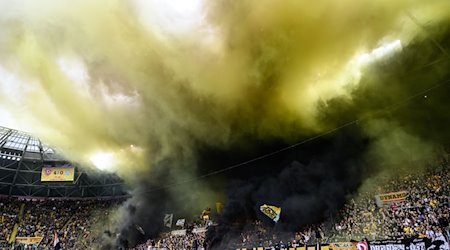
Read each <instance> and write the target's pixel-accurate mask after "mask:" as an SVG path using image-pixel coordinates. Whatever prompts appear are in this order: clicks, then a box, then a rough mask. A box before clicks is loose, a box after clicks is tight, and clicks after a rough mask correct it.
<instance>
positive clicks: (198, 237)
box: [134, 232, 206, 250]
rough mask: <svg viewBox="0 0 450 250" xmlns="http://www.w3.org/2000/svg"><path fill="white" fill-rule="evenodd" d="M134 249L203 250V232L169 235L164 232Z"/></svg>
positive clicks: (204, 245) (204, 244)
mask: <svg viewBox="0 0 450 250" xmlns="http://www.w3.org/2000/svg"><path fill="white" fill-rule="evenodd" d="M134 249H135V250H148V249H151V250H153V249H180V250H182V249H196V250H205V249H206V243H205V233H204V232H201V233H188V234H186V235H171V234H170V232H169V233H164V234H162V235H161V237H160V239H159V240H148V241H147V242H145V243H144V244H141V245H139V246H137V247H135V248H134Z"/></svg>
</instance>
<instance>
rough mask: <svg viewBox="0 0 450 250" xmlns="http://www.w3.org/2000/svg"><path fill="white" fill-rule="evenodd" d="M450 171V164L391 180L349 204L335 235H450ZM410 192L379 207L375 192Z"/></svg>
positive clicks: (371, 236) (334, 232) (337, 236)
mask: <svg viewBox="0 0 450 250" xmlns="http://www.w3.org/2000/svg"><path fill="white" fill-rule="evenodd" d="M449 184H450V171H449V169H448V165H447V164H443V165H442V168H439V169H436V168H433V170H430V171H428V172H427V173H426V174H425V175H424V174H422V173H420V172H419V173H414V174H412V173H411V174H408V175H404V176H403V177H402V178H396V179H391V180H389V181H386V182H385V184H384V185H380V186H378V187H377V188H376V190H372V191H371V192H367V193H365V194H362V195H361V196H360V197H359V200H357V201H355V200H352V201H351V202H350V203H349V204H347V205H346V206H345V208H344V209H343V211H342V212H341V213H340V214H341V220H340V221H339V222H337V223H336V225H335V227H334V230H332V235H333V237H334V238H335V239H338V240H339V239H349V238H358V237H367V238H369V239H387V238H404V237H429V238H442V237H449V236H450V231H449V221H450V217H449V214H450V209H449V194H450V188H449V187H450V185H449ZM396 191H406V192H407V194H408V195H407V197H406V199H405V200H404V201H401V202H396V203H391V204H388V205H386V206H382V207H378V206H377V205H376V203H375V199H374V197H375V195H376V194H377V193H378V194H380V193H388V192H396Z"/></svg>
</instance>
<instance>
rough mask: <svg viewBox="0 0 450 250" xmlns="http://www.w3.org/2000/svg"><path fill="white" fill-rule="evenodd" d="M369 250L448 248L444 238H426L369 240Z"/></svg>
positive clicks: (429, 249)
mask: <svg viewBox="0 0 450 250" xmlns="http://www.w3.org/2000/svg"><path fill="white" fill-rule="evenodd" d="M369 247H370V250H448V249H449V247H448V243H447V242H446V241H445V239H444V238H442V239H437V238H436V239H435V240H434V241H432V240H431V239H428V238H418V239H398V240H376V241H369Z"/></svg>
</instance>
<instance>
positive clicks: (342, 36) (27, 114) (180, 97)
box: [0, 0, 450, 245]
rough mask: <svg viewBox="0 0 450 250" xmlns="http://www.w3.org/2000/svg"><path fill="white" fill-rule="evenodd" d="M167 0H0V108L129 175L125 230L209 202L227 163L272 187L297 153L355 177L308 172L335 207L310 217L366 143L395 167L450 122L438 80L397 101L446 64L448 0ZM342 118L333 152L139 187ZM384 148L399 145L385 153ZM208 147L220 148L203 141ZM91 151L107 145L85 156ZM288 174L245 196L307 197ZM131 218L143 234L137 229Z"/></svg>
mask: <svg viewBox="0 0 450 250" xmlns="http://www.w3.org/2000/svg"><path fill="white" fill-rule="evenodd" d="M166 2H167V1H157V0H154V1H131V2H127V3H125V2H121V1H108V3H100V2H92V1H77V2H76V3H74V2H69V1H58V2H55V1H50V0H47V1H39V2H31V1H15V2H14V3H11V2H6V1H0V9H1V12H2V14H1V15H0V85H1V87H2V89H3V91H2V92H1V93H0V100H1V101H0V114H2V118H1V122H2V123H4V124H3V125H10V126H14V127H15V128H19V129H23V130H26V131H29V132H31V133H33V134H35V135H36V136H38V137H40V138H41V139H42V140H43V141H45V142H47V143H48V144H50V145H51V146H53V147H55V148H57V149H59V150H60V152H61V153H62V154H63V155H65V156H66V157H67V158H68V159H70V160H72V161H74V162H79V163H81V164H82V165H85V166H93V165H96V166H97V167H99V168H103V169H106V170H109V171H114V172H116V173H117V174H118V175H120V176H121V177H122V178H124V179H125V180H126V181H127V182H128V183H129V184H130V185H131V186H133V187H137V188H136V189H135V190H134V193H132V194H134V197H133V199H132V200H131V201H130V202H129V208H130V209H128V210H127V209H124V211H128V212H124V218H123V221H122V222H123V223H121V225H122V226H123V228H122V230H121V232H122V233H121V237H122V238H121V240H123V241H127V244H128V245H134V244H136V243H137V242H139V241H142V240H143V239H145V238H147V237H152V236H154V235H155V234H156V233H157V232H159V230H160V229H161V227H160V226H158V225H160V223H162V219H161V216H162V214H163V213H165V212H170V211H169V210H171V209H173V210H177V211H172V212H179V213H180V214H182V215H185V214H191V213H192V211H194V210H198V209H199V208H198V207H199V206H206V205H207V204H208V203H209V202H211V200H214V199H216V198H217V196H220V194H217V193H216V191H217V189H219V190H220V188H221V183H225V182H227V179H229V178H230V177H233V176H232V175H233V174H236V176H234V177H233V178H236V179H240V178H241V177H244V176H247V177H248V176H249V175H250V176H251V175H254V176H259V177H255V179H254V180H255V181H253V180H252V181H250V182H248V183H243V184H242V185H236V187H235V188H236V189H239V188H240V187H246V186H247V185H250V187H251V188H249V190H250V191H251V192H253V191H254V192H255V194H254V195H256V196H257V194H258V193H260V192H261V193H262V192H263V191H264V190H263V189H262V188H263V187H264V186H265V185H263V184H262V183H270V185H269V187H270V188H269V189H272V191H274V190H279V189H283V187H282V186H280V185H279V184H275V183H277V182H276V181H275V180H276V179H277V178H281V180H284V179H283V178H285V177H284V176H285V175H289V174H290V173H291V171H293V172H296V173H298V175H296V176H298V177H299V178H300V179H301V180H304V176H306V179H308V178H312V177H314V178H316V177H315V176H317V175H320V174H319V173H316V172H314V171H313V172H305V173H303V172H302V170H301V169H304V168H305V167H304V166H307V167H306V168H308V166H313V167H315V166H322V167H318V168H317V171H319V172H320V173H328V172H329V171H330V170H333V168H330V167H329V166H331V165H334V166H335V169H340V168H342V169H343V171H344V173H348V175H350V176H355V178H354V180H352V181H350V182H346V181H343V182H339V181H338V179H339V178H340V177H341V176H340V173H339V171H337V170H336V171H337V172H333V171H334V170H333V171H331V172H330V173H331V174H330V178H331V179H330V182H327V183H329V185H324V186H322V185H320V190H322V191H320V192H323V193H329V190H330V189H332V188H331V187H333V188H335V187H339V188H337V189H336V192H339V193H338V194H335V195H336V197H337V198H336V200H332V202H331V203H334V204H335V205H333V207H332V206H331V204H322V203H320V202H319V203H317V202H316V199H314V200H311V202H309V203H306V204H309V205H311V206H316V205H317V206H319V207H320V209H319V210H320V211H322V212H321V213H319V215H318V216H317V217H311V218H315V219H316V218H317V220H320V219H321V218H322V217H323V216H322V215H323V214H326V213H327V211H331V210H333V209H334V208H335V207H338V206H339V204H342V202H344V201H345V196H346V194H348V193H349V192H353V191H355V190H356V189H357V187H358V186H359V184H360V183H361V182H362V181H363V180H364V179H365V178H366V177H367V176H365V175H359V174H358V172H367V173H372V172H375V170H376V169H377V168H376V167H374V169H373V170H370V171H369V170H367V171H362V170H364V169H365V167H361V168H358V167H357V166H360V164H361V165H364V164H363V163H362V162H364V161H365V159H366V158H364V157H368V158H369V159H377V161H376V162H374V164H373V165H377V164H378V165H382V166H386V167H387V168H388V167H392V166H400V165H403V166H404V165H405V159H408V160H409V159H410V158H409V157H406V155H407V154H409V155H414V156H415V157H417V158H418V160H419V159H422V158H426V156H428V155H429V153H428V152H433V151H434V150H435V149H436V148H437V146H436V145H442V144H445V143H447V142H448V141H449V140H448V139H449V134H448V133H445V132H444V131H445V130H439V129H441V128H443V126H444V125H445V124H448V122H449V118H448V115H446V114H445V113H446V107H448V101H447V99H448V98H447V97H448V96H446V95H445V93H448V91H447V92H446V91H443V89H444V90H447V89H448V87H447V85H445V86H444V85H440V86H439V87H436V89H435V90H430V92H427V93H426V95H427V96H429V98H428V97H427V98H421V99H418V100H416V99H414V101H412V103H413V104H411V102H408V103H402V101H404V100H408V98H410V97H411V96H412V95H415V94H417V93H420V92H421V91H424V90H426V89H429V88H432V87H433V86H435V85H436V84H439V83H442V82H443V81H445V80H446V79H448V66H449V65H448V64H449V60H448V49H449V48H448V46H447V47H446V46H445V45H446V44H450V43H449V34H448V27H449V26H448V24H449V19H450V15H449V13H448V11H446V10H448V9H449V7H450V6H449V2H448V1H439V0H433V1H426V2H425V1H423V2H417V1H408V0H401V1H395V2H392V1H387V0H379V1H372V2H370V3H367V2H361V1H355V0H346V1H340V2H339V3H338V2H334V1H319V2H315V3H310V2H306V1H284V2H283V4H280V3H278V2H275V1H239V2H231V1H215V2H211V3H210V2H206V1H200V0H190V1H171V2H170V3H166ZM385 107H395V109H392V110H383V108H385ZM380 109H382V110H383V111H382V112H381V113H379V110H380ZM355 119H358V120H360V123H359V126H360V127H359V128H358V129H356V130H355V131H356V132H352V133H350V134H351V135H349V138H350V137H352V136H354V137H356V138H355V139H354V140H355V141H358V143H360V144H358V143H356V145H362V146H361V147H360V148H359V149H358V150H356V149H355V148H352V147H350V148H352V149H354V150H349V151H342V152H346V153H343V156H335V155H333V154H326V153H323V160H322V161H319V160H316V161H315V162H313V163H309V162H307V163H303V162H302V163H293V164H291V165H289V163H287V162H286V163H285V164H284V165H280V164H277V165H276V166H277V168H273V169H275V170H270V171H274V172H270V171H269V170H267V169H268V168H267V167H266V168H264V167H262V168H260V167H259V166H257V167H256V168H252V170H251V171H250V170H249V171H247V170H245V171H242V173H236V172H232V173H228V174H225V175H224V176H222V177H217V179H214V181H211V180H200V181H195V182H189V183H187V184H185V185H178V186H174V187H173V188H170V189H168V190H165V189H164V190H159V191H158V192H155V191H153V192H149V190H154V189H158V187H160V186H164V185H167V184H170V183H177V182H179V181H183V180H186V179H190V178H192V177H193V176H196V175H198V174H202V173H207V172H209V171H210V170H214V169H218V168H221V167H223V166H224V165H226V164H228V163H230V164H232V163H236V162H237V161H236V160H241V159H242V160H243V159H248V156H257V155H258V154H260V153H261V152H267V151H266V150H267V149H274V148H276V146H283V145H287V144H290V143H293V142H296V141H299V140H301V139H304V138H306V137H308V136H314V135H317V134H320V133H323V132H324V131H328V130H329V129H332V128H335V127H337V126H340V125H341V124H344V123H346V122H349V121H353V120H355ZM436 121H439V122H436ZM430 131H431V132H430ZM435 131H442V132H440V133H436V132H435ZM353 133H355V134H353ZM365 140H368V141H365ZM331 141H332V142H330V143H331V144H332V145H340V144H339V143H340V142H341V141H345V139H342V138H336V139H333V140H331ZM350 141H353V140H350ZM361 141H364V143H362V142H361ZM392 142H395V143H392ZM261 145H263V146H261ZM267 145H271V146H267ZM335 147H337V148H339V146H335ZM345 147H347V146H345ZM403 147H406V148H403ZM303 150H304V149H303ZM333 150H335V148H333V147H331V148H330V151H333ZM392 150H397V151H396V152H400V153H401V154H395V155H396V156H395V157H394V156H391V157H387V156H389V155H390V153H391V152H392ZM213 151H214V152H219V153H218V154H219V155H221V157H219V158H218V159H220V160H217V159H216V160H214V159H213V160H211V159H210V156H207V155H205V152H209V153H211V152H213ZM336 151H338V152H341V151H339V150H337V149H336ZM347 152H348V153H347ZM356 152H357V153H356ZM234 153H236V154H234ZM98 155H101V156H102V155H103V156H104V155H107V156H108V157H106V159H105V157H103V158H101V157H100V161H103V162H96V161H94V160H93V159H98V158H99V157H96V158H95V156H98ZM223 155H228V156H226V157H222V156H223ZM230 155H232V156H230ZM397 156H398V157H397ZM400 156H405V157H404V158H402V157H400ZM230 157H231V158H232V159H230ZM336 157H337V158H336ZM341 157H343V158H341ZM292 160H293V161H294V160H298V159H296V157H293V158H292ZM106 161H107V162H106ZM334 161H339V162H340V163H338V164H332V163H331V162H334ZM299 164H300V165H299ZM303 165H304V166H303ZM284 166H288V167H284ZM371 167H373V166H371ZM266 170H267V171H266ZM269 173H271V174H272V176H277V177H270V176H271V175H270V174H269ZM333 173H336V175H334V174H333ZM368 175H370V174H368ZM311 176H312V177H311ZM273 178H275V179H273ZM213 182H214V183H219V184H217V186H215V184H214V183H213ZM335 182H337V183H335ZM255 183H259V184H255ZM316 184H317V183H316V182H313V183H311V185H312V186H313V187H315V186H314V185H316ZM292 187H293V189H292V190H291V191H289V192H284V191H283V192H280V195H279V196H277V195H275V196H270V197H269V196H267V197H265V196H261V197H259V198H257V199H256V198H254V199H252V201H254V203H252V204H249V206H250V208H251V209H254V206H255V205H256V203H257V202H259V201H261V200H264V199H268V200H274V202H278V203H280V204H281V205H284V206H287V207H288V208H287V210H286V211H292V213H294V212H295V211H297V210H298V209H301V210H302V211H304V210H303V207H301V208H300V207H299V206H297V205H296V204H297V202H298V200H299V199H300V200H309V199H310V198H311V195H312V194H313V193H311V192H313V191H312V189H311V190H309V191H308V190H306V191H305V190H303V191H302V190H300V191H299V192H300V193H301V194H304V195H303V196H302V197H294V196H295V195H294V193H295V192H296V191H295V190H297V187H298V186H297V184H293V186H292ZM293 190H294V191H293ZM269 193H270V192H269ZM246 195H248V194H246ZM246 195H244V196H243V197H246ZM306 196H307V197H306ZM229 199H230V204H233V201H234V200H233V199H234V198H233V197H229ZM235 200H238V198H236V199H235ZM313 204H315V205H313ZM309 205H308V206H309ZM302 206H304V205H302ZM175 208H177V209H175ZM228 209H231V205H230V206H229V208H228ZM246 209H247V208H246ZM227 211H229V210H227ZM252 211H253V210H252ZM227 213H228V212H227ZM230 213H231V212H230ZM252 213H253V212H252ZM252 213H247V215H248V216H250V214H252ZM231 214H233V213H231ZM236 214H238V213H235V215H236ZM307 214H309V213H307ZM252 216H253V217H254V216H255V214H253V215H251V216H250V217H252ZM287 216H288V217H289V212H287ZM232 217H233V216H232ZM139 218H144V220H142V221H143V222H142V223H141V224H142V225H141V224H140V225H141V226H142V228H143V229H144V231H145V232H147V234H146V235H141V234H140V232H138V231H137V230H136V226H135V224H136V222H137V220H140V219H139ZM289 218H290V217H289ZM302 218H303V217H302ZM234 219H235V218H234V217H233V218H231V217H230V218H229V220H230V221H232V220H234ZM294 221H295V220H294ZM224 223H227V221H224ZM286 228H291V225H286ZM123 241H121V242H123Z"/></svg>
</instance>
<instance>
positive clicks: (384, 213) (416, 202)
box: [135, 160, 450, 250]
mask: <svg viewBox="0 0 450 250" xmlns="http://www.w3.org/2000/svg"><path fill="white" fill-rule="evenodd" d="M439 165H440V166H439V167H437V168H436V167H432V168H430V169H429V170H428V171H426V172H424V173H421V172H417V173H411V174H409V175H406V176H403V177H402V178H400V179H397V178H394V177H391V178H388V179H386V178H384V179H379V180H377V183H378V184H379V185H378V186H377V187H376V188H374V189H372V190H369V191H367V192H365V193H363V194H360V195H359V196H358V197H355V199H352V200H351V201H350V202H349V203H348V204H347V205H346V206H345V207H344V208H343V209H342V211H341V212H340V213H339V214H340V217H339V218H338V220H336V221H332V223H328V224H321V225H313V226H310V227H307V228H306V229H305V230H303V231H300V232H296V233H291V234H289V233H288V234H286V233H280V232H277V231H274V230H273V229H271V228H268V227H266V226H264V225H263V223H262V222H260V221H254V222H253V223H252V224H251V225H250V226H248V227H246V229H245V230H244V231H243V232H242V233H241V234H240V237H239V238H238V239H237V240H236V241H234V242H229V244H228V246H227V247H229V249H243V248H246V249H253V248H255V249H256V248H258V247H260V248H259V249H266V248H267V249H272V248H273V249H282V248H287V249H289V248H295V247H299V246H305V245H314V244H316V243H317V242H319V241H320V242H321V243H323V244H326V243H332V242H351V241H358V240H361V239H367V240H383V239H407V238H428V239H430V240H432V241H436V240H442V241H444V242H448V241H449V240H448V239H449V238H450V226H449V222H450V209H449V198H450V188H449V187H450V171H449V165H448V161H446V160H444V161H443V162H440V163H439ZM402 190H404V191H406V192H407V193H408V195H407V196H406V198H405V199H404V200H401V201H398V202H392V203H389V204H388V205H385V206H381V207H378V206H377V205H376V202H375V195H376V194H378V193H386V192H396V191H402ZM195 240H197V243H195V245H194V241H195ZM203 240H204V235H194V234H188V235H186V236H173V235H170V234H167V233H165V234H162V235H161V237H160V238H157V239H153V240H148V241H147V242H146V243H144V244H142V245H139V246H138V247H136V248H135V249H139V250H142V249H203V246H206V245H207V244H206V242H203ZM198 243H200V244H198ZM200 245H201V247H200ZM195 246H198V247H197V248H195ZM446 246H447V248H445V247H443V248H442V249H448V243H447V245H446Z"/></svg>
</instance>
